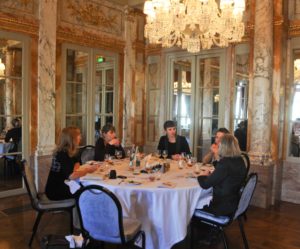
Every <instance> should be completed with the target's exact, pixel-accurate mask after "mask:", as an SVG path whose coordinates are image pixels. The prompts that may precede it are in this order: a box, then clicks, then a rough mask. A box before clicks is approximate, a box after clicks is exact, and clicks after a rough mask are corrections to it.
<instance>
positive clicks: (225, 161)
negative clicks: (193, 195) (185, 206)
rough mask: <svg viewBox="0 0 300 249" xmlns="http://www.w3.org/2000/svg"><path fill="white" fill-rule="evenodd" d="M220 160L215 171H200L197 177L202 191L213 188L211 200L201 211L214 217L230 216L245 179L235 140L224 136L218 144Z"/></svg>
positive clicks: (236, 203)
mask: <svg viewBox="0 0 300 249" xmlns="http://www.w3.org/2000/svg"><path fill="white" fill-rule="evenodd" d="M218 155H219V157H220V160H219V161H218V162H217V164H216V166H215V170H214V171H213V172H212V173H211V171H210V170H204V171H201V173H200V176H199V177H198V182H199V184H200V186H201V187H202V188H204V189H208V188H211V187H213V198H212V201H211V202H210V204H209V205H208V206H205V207H204V208H203V209H204V210H205V211H207V212H210V213H212V214H215V215H232V214H233V213H234V212H235V210H236V208H237V205H238V201H239V190H240V188H241V185H242V183H243V181H244V179H245V177H246V165H245V162H244V160H243V158H242V157H241V151H240V148H239V144H238V141H237V139H236V138H235V137H234V136H233V135H231V134H225V135H224V136H223V137H222V139H221V141H220V144H219V150H218Z"/></svg>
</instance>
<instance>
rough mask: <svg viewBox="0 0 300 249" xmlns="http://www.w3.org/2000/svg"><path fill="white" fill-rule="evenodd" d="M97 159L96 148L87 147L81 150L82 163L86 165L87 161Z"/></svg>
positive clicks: (92, 146)
mask: <svg viewBox="0 0 300 249" xmlns="http://www.w3.org/2000/svg"><path fill="white" fill-rule="evenodd" d="M94 157H95V146H94V145H86V146H84V147H82V148H81V149H80V159H81V163H82V164H85V163H86V162H87V161H91V160H94Z"/></svg>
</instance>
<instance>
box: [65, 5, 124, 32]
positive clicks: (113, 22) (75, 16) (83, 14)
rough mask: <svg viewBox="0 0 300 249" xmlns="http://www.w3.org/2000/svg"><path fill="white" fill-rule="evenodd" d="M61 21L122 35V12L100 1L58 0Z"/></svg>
mask: <svg viewBox="0 0 300 249" xmlns="http://www.w3.org/2000/svg"><path fill="white" fill-rule="evenodd" d="M60 11H61V12H60V19H61V21H62V22H65V23H69V24H75V25H79V26H83V27H87V28H91V29H93V30H95V28H96V29H97V30H100V31H103V32H106V33H110V34H114V35H118V36H119V35H122V30H123V13H122V12H121V11H120V10H118V9H117V8H113V7H109V6H107V5H105V4H104V3H103V1H101V3H97V2H94V1H85V0H65V1H61V2H60Z"/></svg>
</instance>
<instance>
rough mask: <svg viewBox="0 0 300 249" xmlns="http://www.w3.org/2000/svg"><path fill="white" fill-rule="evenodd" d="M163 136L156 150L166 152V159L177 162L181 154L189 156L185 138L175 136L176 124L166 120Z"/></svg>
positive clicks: (189, 152)
mask: <svg viewBox="0 0 300 249" xmlns="http://www.w3.org/2000/svg"><path fill="white" fill-rule="evenodd" d="M164 130H165V132H166V135H165V136H161V137H160V140H159V143H158V146H157V149H158V150H160V151H163V150H167V151H168V158H172V159H173V160H179V159H180V158H181V153H183V152H184V153H186V154H191V151H190V147H189V144H188V142H187V141H186V138H185V137H183V136H179V135H177V128H176V123H175V122H174V121H172V120H168V121H166V122H165V123H164Z"/></svg>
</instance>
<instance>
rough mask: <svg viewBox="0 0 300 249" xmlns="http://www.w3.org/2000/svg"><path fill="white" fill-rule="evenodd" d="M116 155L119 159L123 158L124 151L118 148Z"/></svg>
mask: <svg viewBox="0 0 300 249" xmlns="http://www.w3.org/2000/svg"><path fill="white" fill-rule="evenodd" d="M115 156H116V158H117V159H121V158H122V151H121V150H116V151H115Z"/></svg>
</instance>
